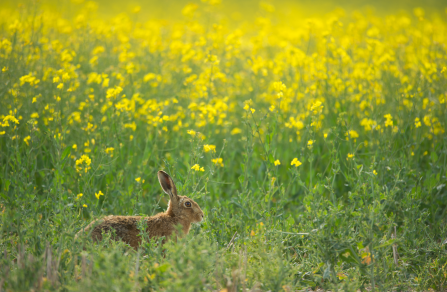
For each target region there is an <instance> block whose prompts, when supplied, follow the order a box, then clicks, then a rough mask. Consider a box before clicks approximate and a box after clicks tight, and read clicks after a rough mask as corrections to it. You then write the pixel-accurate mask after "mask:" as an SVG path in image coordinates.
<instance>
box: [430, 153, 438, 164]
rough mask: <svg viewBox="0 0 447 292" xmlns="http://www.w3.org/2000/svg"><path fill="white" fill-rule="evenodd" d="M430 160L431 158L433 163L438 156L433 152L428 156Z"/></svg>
mask: <svg viewBox="0 0 447 292" xmlns="http://www.w3.org/2000/svg"><path fill="white" fill-rule="evenodd" d="M430 158H431V161H433V162H436V161H438V155H437V154H436V152H434V151H433V152H432V153H431V154H430Z"/></svg>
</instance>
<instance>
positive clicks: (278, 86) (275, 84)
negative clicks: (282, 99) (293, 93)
mask: <svg viewBox="0 0 447 292" xmlns="http://www.w3.org/2000/svg"><path fill="white" fill-rule="evenodd" d="M273 87H274V88H275V90H276V91H284V90H286V86H285V85H284V83H282V82H281V81H277V82H273Z"/></svg>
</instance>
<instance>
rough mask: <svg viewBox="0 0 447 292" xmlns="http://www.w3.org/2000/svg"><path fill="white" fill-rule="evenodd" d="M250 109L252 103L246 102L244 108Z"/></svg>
mask: <svg viewBox="0 0 447 292" xmlns="http://www.w3.org/2000/svg"><path fill="white" fill-rule="evenodd" d="M249 109H250V105H249V104H248V103H246V104H245V106H244V110H246V111H248V110H249Z"/></svg>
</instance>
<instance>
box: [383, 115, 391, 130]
mask: <svg viewBox="0 0 447 292" xmlns="http://www.w3.org/2000/svg"><path fill="white" fill-rule="evenodd" d="M384 117H385V119H386V121H385V127H388V126H391V127H392V126H393V117H392V116H391V115H390V114H386V115H385V116H384Z"/></svg>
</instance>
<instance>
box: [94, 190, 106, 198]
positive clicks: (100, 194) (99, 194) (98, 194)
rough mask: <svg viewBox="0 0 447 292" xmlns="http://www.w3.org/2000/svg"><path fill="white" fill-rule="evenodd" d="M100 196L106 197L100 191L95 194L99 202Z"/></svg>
mask: <svg viewBox="0 0 447 292" xmlns="http://www.w3.org/2000/svg"><path fill="white" fill-rule="evenodd" d="M100 196H104V194H103V193H102V192H101V191H99V192H98V193H95V197H96V199H98V200H99V197H100Z"/></svg>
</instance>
